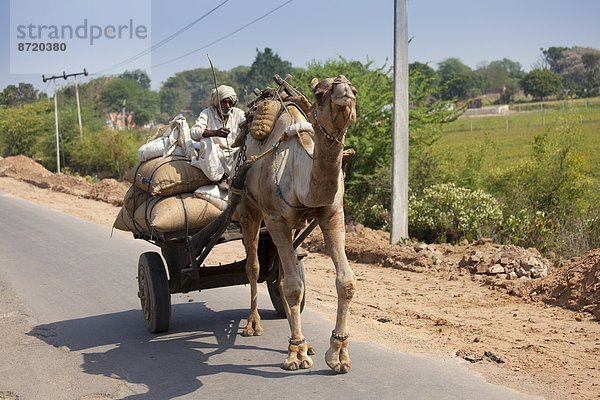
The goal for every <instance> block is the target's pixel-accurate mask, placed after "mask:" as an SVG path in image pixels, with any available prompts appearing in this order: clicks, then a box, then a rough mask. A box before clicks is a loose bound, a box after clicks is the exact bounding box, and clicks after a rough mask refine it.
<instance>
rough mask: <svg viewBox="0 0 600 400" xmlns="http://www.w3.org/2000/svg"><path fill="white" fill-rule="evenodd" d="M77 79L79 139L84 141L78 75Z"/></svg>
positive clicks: (76, 96) (75, 77)
mask: <svg viewBox="0 0 600 400" xmlns="http://www.w3.org/2000/svg"><path fill="white" fill-rule="evenodd" d="M74 79H75V98H76V99H77V120H78V121H79V138H80V139H81V140H83V125H82V124H81V107H80V105H79V88H77V75H75V76H74Z"/></svg>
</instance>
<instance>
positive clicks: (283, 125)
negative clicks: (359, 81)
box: [237, 75, 356, 373]
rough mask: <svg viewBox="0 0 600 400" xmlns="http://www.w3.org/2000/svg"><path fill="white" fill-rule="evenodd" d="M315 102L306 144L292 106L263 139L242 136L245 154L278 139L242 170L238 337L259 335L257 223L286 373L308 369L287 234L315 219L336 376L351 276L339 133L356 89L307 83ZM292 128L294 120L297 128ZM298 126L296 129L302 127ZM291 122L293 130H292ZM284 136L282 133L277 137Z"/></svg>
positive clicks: (345, 360) (333, 82)
mask: <svg viewBox="0 0 600 400" xmlns="http://www.w3.org/2000/svg"><path fill="white" fill-rule="evenodd" d="M311 89H312V91H313V93H314V96H315V102H314V103H313V105H312V106H311V108H310V112H309V113H308V116H307V117H308V122H310V124H311V125H312V128H311V129H309V130H314V133H313V135H312V136H313V138H312V140H311V139H310V137H309V138H308V139H307V135H301V134H300V133H298V134H296V135H294V134H293V133H294V132H293V131H294V129H290V128H291V127H294V126H295V127H296V131H298V126H301V127H306V126H308V127H310V126H311V125H308V124H307V123H306V122H307V118H306V117H305V116H304V115H303V113H301V112H299V111H298V110H297V109H296V108H294V107H288V108H287V111H286V112H283V113H282V114H281V115H280V116H279V119H278V120H277V122H276V123H275V126H274V128H273V131H272V133H271V135H270V136H269V137H268V138H267V139H265V141H263V142H260V141H257V140H255V139H254V138H252V137H250V135H248V137H247V139H246V156H247V157H248V158H250V157H251V156H253V155H257V154H261V153H264V152H265V149H269V148H271V146H273V144H274V143H275V142H276V141H277V140H278V139H280V138H281V137H282V135H283V134H284V132H286V134H287V140H285V141H282V142H281V143H280V144H279V145H278V146H277V147H276V149H275V151H274V152H273V154H270V155H269V156H267V157H262V158H260V159H259V160H258V161H256V163H255V164H254V165H253V166H252V168H250V170H249V172H248V175H247V178H246V195H245V196H243V197H242V199H241V202H240V205H239V207H238V210H237V219H238V221H239V223H240V225H241V228H242V234H243V239H244V246H245V249H246V254H247V262H246V274H247V276H248V280H249V281H250V292H251V293H250V312H249V315H248V318H247V325H246V326H245V327H244V328H243V331H242V335H244V336H252V335H262V334H263V332H264V330H263V328H262V326H261V319H260V315H259V313H258V310H257V279H258V275H259V262H258V257H257V245H258V237H259V230H260V226H261V221H264V223H265V226H266V228H267V229H268V231H269V233H270V234H271V237H272V239H273V243H274V244H275V245H276V247H277V252H278V254H279V257H280V260H281V267H280V268H281V270H280V276H282V277H283V278H282V279H281V281H280V286H279V289H280V293H281V297H282V300H283V305H284V309H285V311H286V315H287V319H288V322H289V325H290V331H291V337H290V339H289V344H288V356H287V358H286V359H285V361H284V363H283V368H284V369H286V370H298V369H305V368H310V367H312V365H313V360H312V359H311V357H310V355H311V354H314V352H312V348H311V347H310V346H309V344H308V343H307V342H306V340H305V338H304V335H303V334H302V327H301V320H300V304H301V301H302V298H303V296H304V283H303V279H302V277H301V275H300V274H301V272H300V271H299V269H298V268H297V256H296V253H295V250H294V247H293V243H292V240H293V237H292V235H293V231H294V228H295V227H296V226H298V225H299V224H301V223H302V222H303V221H306V220H307V219H315V220H316V221H317V222H318V225H319V226H320V228H321V231H322V233H323V238H324V242H325V246H326V249H327V252H328V254H329V256H330V257H331V259H332V261H333V264H334V266H335V270H336V289H337V295H338V305H337V318H336V323H335V328H334V329H333V331H332V334H331V338H330V347H329V350H327V352H326V353H325V361H326V362H327V365H328V366H329V367H330V368H331V369H333V370H335V371H336V372H338V373H346V372H348V371H349V370H350V368H351V360H350V356H349V352H348V343H349V339H348V338H349V335H348V329H347V324H346V319H347V314H348V308H349V304H350V301H351V300H352V297H353V295H354V292H355V289H356V278H355V276H354V273H353V272H352V269H351V268H350V265H349V264H348V260H347V257H346V253H345V227H344V209H343V196H344V181H343V173H342V157H343V150H344V138H345V134H346V130H347V129H348V127H349V126H350V125H352V124H353V123H354V122H355V120H356V97H355V94H356V89H355V88H354V86H352V83H351V82H350V81H349V80H348V79H347V78H346V77H345V76H343V75H339V76H337V77H336V78H327V79H323V80H321V81H319V80H318V79H316V78H314V79H313V80H312V81H311ZM297 123H301V124H300V125H298V124H297ZM302 123H303V124H302ZM294 124H296V125H294ZM284 137H285V136H284Z"/></svg>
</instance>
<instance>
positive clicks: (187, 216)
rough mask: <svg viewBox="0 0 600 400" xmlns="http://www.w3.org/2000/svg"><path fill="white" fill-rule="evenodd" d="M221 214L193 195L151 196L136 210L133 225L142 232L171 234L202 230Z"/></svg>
mask: <svg viewBox="0 0 600 400" xmlns="http://www.w3.org/2000/svg"><path fill="white" fill-rule="evenodd" d="M220 214H221V211H220V210H219V209H218V208H217V207H215V206H213V205H212V204H210V203H209V202H207V201H206V200H203V199H199V198H197V197H195V196H194V194H193V193H184V194H178V195H175V196H169V197H152V198H150V199H148V201H147V202H146V203H145V204H143V205H141V206H140V207H138V208H137V210H135V215H134V221H133V223H134V226H135V227H137V229H143V231H144V232H153V231H158V232H174V231H181V230H186V229H196V228H203V227H205V226H206V225H208V224H209V223H210V222H212V221H213V220H214V219H215V218H217V217H218V216H219V215H220Z"/></svg>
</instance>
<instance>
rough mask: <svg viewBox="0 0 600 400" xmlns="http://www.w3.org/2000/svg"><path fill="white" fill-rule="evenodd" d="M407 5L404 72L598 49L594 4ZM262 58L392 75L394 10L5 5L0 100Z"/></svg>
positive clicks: (282, 1) (76, 2)
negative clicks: (8, 94) (5, 92)
mask: <svg viewBox="0 0 600 400" xmlns="http://www.w3.org/2000/svg"><path fill="white" fill-rule="evenodd" d="M398 1H402V0H398ZM407 1H408V37H409V38H411V41H410V45H409V47H408V58H409V62H414V61H419V62H423V63H428V64H429V65H430V66H431V67H433V68H437V65H438V63H439V62H441V61H443V60H445V59H447V58H450V57H455V58H458V59H460V60H461V61H462V62H463V63H465V64H466V65H468V66H469V67H471V68H473V69H475V68H477V67H478V66H479V65H481V64H482V63H489V62H491V61H495V60H501V59H503V58H508V59H510V60H513V61H517V62H519V63H520V64H521V66H522V67H523V69H524V70H525V71H529V70H530V69H531V68H532V67H533V66H535V65H536V64H537V63H538V62H539V61H540V56H541V51H540V48H548V47H551V46H564V47H572V46H582V47H594V48H596V49H600V23H598V17H600V0H569V1H566V0H560V1H559V0H407ZM52 26H54V27H55V30H54V32H53V34H54V35H55V36H54V37H53V40H51V42H56V43H57V44H60V43H64V45H63V48H58V49H55V50H52V51H47V50H46V51H43V52H40V51H38V52H33V51H25V47H24V46H26V45H27V43H32V44H31V45H29V46H30V50H31V49H32V46H36V45H38V46H39V43H45V42H48V41H49V39H48V38H50V37H51V36H50V35H51V34H52V31H51V30H52V29H53V28H51V27H52ZM119 27H121V28H119ZM77 28H79V31H77ZM56 29H58V30H56ZM70 30H71V31H70ZM56 35H59V36H58V38H57V36H56ZM60 35H62V36H60ZM69 35H71V36H69ZM92 36H95V37H92ZM169 39H170V40H169ZM20 45H21V50H20V49H19V46H20ZM267 47H268V48H271V49H272V50H273V51H274V52H275V53H277V54H278V55H279V56H280V57H281V58H282V59H283V60H286V61H289V62H291V64H292V65H293V66H294V67H306V65H307V63H308V62H311V61H325V60H327V59H336V58H338V57H343V58H345V59H348V60H358V61H361V62H367V61H369V60H370V61H372V62H373V66H376V67H379V66H383V65H388V66H391V65H392V64H393V59H394V54H393V50H394V1H392V0H370V1H357V0H344V1H343V0H260V1H259V0H256V1H249V0H169V1H164V0H103V1H97V0H95V1H92V0H62V1H61V0H57V1H54V2H49V1H48V0H0V54H1V57H0V90H2V89H3V88H5V87H6V86H7V85H9V84H17V83H18V82H26V83H31V84H33V85H34V86H35V87H36V88H37V89H38V90H41V91H46V92H47V93H48V94H49V95H52V85H51V82H50V81H48V82H46V83H44V82H42V75H45V76H46V77H49V76H55V75H62V73H63V71H65V72H66V73H67V74H71V73H78V72H82V71H83V69H84V68H85V69H86V71H87V72H88V73H89V75H88V76H87V77H86V76H80V77H78V78H77V79H78V82H82V81H83V82H85V81H86V80H89V79H93V78H97V77H100V76H107V75H116V74H120V73H122V72H124V71H125V70H133V69H138V68H140V69H144V70H146V72H147V73H148V75H149V76H150V78H151V80H152V88H153V89H155V90H158V89H159V88H160V86H161V84H162V83H163V82H164V81H165V80H166V79H167V78H169V77H170V76H173V75H174V74H175V73H177V72H181V71H185V70H188V69H194V68H209V67H210V64H209V59H208V57H207V55H209V56H210V59H211V60H212V62H213V64H214V66H215V68H217V69H219V70H229V69H231V68H234V67H236V66H239V65H247V66H250V65H251V64H252V62H253V61H254V59H255V58H256V54H257V49H258V50H260V51H263V50H264V49H265V48H267ZM186 54H187V55H186ZM111 67H114V68H111ZM72 82H73V81H72V78H70V79H69V80H64V79H62V78H61V79H58V80H56V84H57V85H59V87H60V86H63V85H66V84H72Z"/></svg>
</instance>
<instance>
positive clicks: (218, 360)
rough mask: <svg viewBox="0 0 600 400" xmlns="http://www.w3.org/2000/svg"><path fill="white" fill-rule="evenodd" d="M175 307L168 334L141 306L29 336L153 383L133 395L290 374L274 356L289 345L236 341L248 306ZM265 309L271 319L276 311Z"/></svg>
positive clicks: (93, 370) (87, 362)
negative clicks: (211, 379) (151, 327)
mask: <svg viewBox="0 0 600 400" xmlns="http://www.w3.org/2000/svg"><path fill="white" fill-rule="evenodd" d="M172 312H173V315H174V316H175V315H177V321H178V323H177V325H176V326H174V327H172V329H171V331H170V332H168V333H166V334H162V335H154V334H150V333H148V332H147V331H146V329H145V326H144V324H143V319H142V315H141V311H140V310H129V311H123V312H118V313H112V314H105V315H97V316H92V317H86V318H80V319H73V320H67V321H60V322H54V323H50V324H45V325H38V326H36V327H34V328H33V329H32V330H31V331H30V332H29V335H31V336H35V337H37V338H39V339H41V340H43V341H44V342H46V343H48V344H49V345H52V346H55V347H62V346H65V347H67V348H68V349H69V350H70V351H77V352H81V353H82V355H83V360H84V361H83V364H82V369H83V371H84V372H86V373H88V374H94V375H104V376H108V377H115V378H118V379H121V380H124V381H126V382H127V383H129V384H140V385H144V386H146V387H147V390H148V391H147V392H146V393H139V394H135V395H132V396H129V397H127V399H157V398H165V399H166V398H173V397H177V396H182V395H185V394H188V393H192V392H194V391H195V390H197V389H199V388H200V387H202V386H203V385H204V384H203V382H202V377H206V376H209V375H216V374H244V375H253V376H258V377H263V378H278V377H289V376H290V374H289V373H287V372H285V371H284V370H279V368H280V365H281V363H280V362H278V363H273V362H272V361H273V360H274V357H272V356H269V355H268V353H277V354H278V355H277V357H275V359H277V360H280V361H283V359H284V358H285V355H286V354H287V353H286V351H284V349H281V350H274V349H271V348H265V347H258V346H251V345H246V344H236V339H238V338H239V336H238V330H240V320H241V318H240V316H242V315H244V316H245V315H246V313H247V310H228V311H219V312H218V313H217V312H215V311H213V310H211V309H210V308H208V307H207V306H206V305H205V304H204V303H201V302H195V303H189V304H176V305H173V306H172ZM261 312H262V313H263V314H264V315H265V317H266V318H265V319H271V318H272V316H271V314H274V313H273V312H272V311H267V310H262V311H261ZM250 339H252V338H250ZM90 350H92V351H90ZM217 355H218V356H219V357H215V356H217ZM297 374H298V372H296V374H295V375H297ZM226 382H227V381H224V383H226ZM134 386H135V385H134ZM142 390H144V389H139V391H142ZM136 391H137V390H136Z"/></svg>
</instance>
